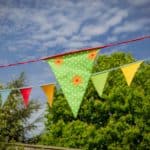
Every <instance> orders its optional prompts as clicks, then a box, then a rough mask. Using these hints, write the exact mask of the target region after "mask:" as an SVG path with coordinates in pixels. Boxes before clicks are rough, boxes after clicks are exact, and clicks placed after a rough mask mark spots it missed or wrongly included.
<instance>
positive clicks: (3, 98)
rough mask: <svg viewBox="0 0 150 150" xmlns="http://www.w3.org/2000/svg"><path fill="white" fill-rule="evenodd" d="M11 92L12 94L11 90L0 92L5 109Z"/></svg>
mask: <svg viewBox="0 0 150 150" xmlns="http://www.w3.org/2000/svg"><path fill="white" fill-rule="evenodd" d="M10 92H11V90H9V89H7V90H5V91H0V95H1V107H3V105H4V104H5V102H6V101H7V98H8V96H9V94H10Z"/></svg>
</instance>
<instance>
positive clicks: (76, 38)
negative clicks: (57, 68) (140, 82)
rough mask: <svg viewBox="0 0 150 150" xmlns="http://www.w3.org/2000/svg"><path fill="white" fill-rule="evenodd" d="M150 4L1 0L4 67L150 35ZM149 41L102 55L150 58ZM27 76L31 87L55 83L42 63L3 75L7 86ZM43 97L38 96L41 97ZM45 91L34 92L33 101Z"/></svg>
mask: <svg viewBox="0 0 150 150" xmlns="http://www.w3.org/2000/svg"><path fill="white" fill-rule="evenodd" d="M149 6H150V1H149V0H126V1H119V0H105V1H104V0H103V1H102V0H82V1H80V0H76V1H73V0H68V1H67V0H0V65H2V64H7V63H14V62H19V61H25V60H30V59H34V58H39V57H42V56H48V55H53V54H58V53H62V52H66V51H70V50H72V49H79V48H84V47H85V48H86V47H95V46H100V45H105V44H107V43H111V42H115V41H122V40H126V39H131V38H135V37H140V36H143V35H149V34H150V19H149V17H150V7H149ZM149 45H150V44H149V40H145V41H142V42H137V43H133V44H129V45H123V46H118V47H112V48H107V49H103V50H102V53H105V54H110V53H113V52H115V51H124V52H130V53H132V54H133V55H134V56H135V57H136V58H137V59H143V58H147V57H150V49H149V48H150V47H149ZM22 71H24V72H25V73H26V76H27V79H26V83H27V86H30V85H32V86H36V85H40V84H43V83H47V82H52V81H54V80H55V77H54V76H53V74H52V72H51V70H50V68H49V66H48V64H46V63H45V62H38V63H32V64H26V65H21V66H16V67H9V68H2V69H0V83H1V84H4V85H5V84H6V83H7V82H8V81H10V80H12V79H14V78H16V77H17V76H19V74H20V73H21V72H22ZM37 91H38V92H37ZM42 94H43V93H42V91H40V90H39V89H35V90H34V91H33V94H32V95H31V97H34V98H38V97H39V95H42Z"/></svg>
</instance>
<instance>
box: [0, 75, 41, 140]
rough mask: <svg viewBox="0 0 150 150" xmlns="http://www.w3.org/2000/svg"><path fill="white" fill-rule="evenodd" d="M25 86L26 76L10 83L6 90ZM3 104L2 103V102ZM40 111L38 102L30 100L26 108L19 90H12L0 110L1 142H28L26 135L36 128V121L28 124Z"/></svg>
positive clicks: (21, 76)
mask: <svg viewBox="0 0 150 150" xmlns="http://www.w3.org/2000/svg"><path fill="white" fill-rule="evenodd" d="M23 86H25V74H24V73H21V75H20V76H19V78H17V79H15V80H13V81H11V82H10V83H8V85H7V87H6V88H9V89H13V88H19V87H23ZM0 102H1V101H0ZM39 109H40V104H39V103H38V102H36V103H35V101H33V100H30V102H29V105H28V108H27V109H26V108H25V107H24V104H23V101H22V97H21V95H20V93H19V91H17V90H12V92H11V93H10V96H9V97H8V100H7V102H6V103H5V105H4V106H3V107H1V108H0V141H1V142H2V141H4V142H12V141H15V142H27V140H28V139H27V138H26V136H25V134H26V133H27V132H28V131H30V130H32V129H35V128H36V125H35V123H36V122H38V121H40V120H39V119H38V120H35V121H34V122H32V123H29V122H28V119H29V118H30V117H31V115H32V114H33V113H34V112H36V111H38V110H39Z"/></svg>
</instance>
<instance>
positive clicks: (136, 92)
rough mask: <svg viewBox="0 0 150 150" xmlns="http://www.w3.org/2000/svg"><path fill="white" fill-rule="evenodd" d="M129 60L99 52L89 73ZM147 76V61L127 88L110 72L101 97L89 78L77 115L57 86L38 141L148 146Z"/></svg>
mask: <svg viewBox="0 0 150 150" xmlns="http://www.w3.org/2000/svg"><path fill="white" fill-rule="evenodd" d="M133 61H135V59H134V58H133V57H132V56H131V55H130V54H126V53H122V52H117V53H114V54H112V55H102V56H99V58H98V59H97V62H96V64H95V66H94V69H93V73H94V72H100V71H103V70H107V69H111V68H113V67H118V66H120V65H123V64H127V63H131V62H133ZM149 76H150V64H149V62H145V63H143V64H142V65H141V67H140V69H139V70H138V72H137V73H136V75H135V77H134V80H133V82H132V84H131V86H130V87H128V86H127V84H126V81H125V78H124V76H123V74H122V72H121V70H120V69H118V70H114V71H111V72H110V73H109V77H108V79H107V82H106V85H105V89H104V93H103V97H102V98H101V97H99V96H98V94H97V92H96V91H95V88H94V86H93V85H92V82H91V81H90V82H89V85H88V88H87V91H86V94H85V96H84V98H83V102H82V104H81V108H80V111H79V114H78V117H77V118H74V117H73V114H72V112H71V110H70V108H69V106H68V103H67V101H66V99H65V97H64V95H63V93H62V91H61V89H58V90H57V92H56V93H55V98H54V103H53V107H52V109H51V108H50V107H49V106H48V107H47V115H46V116H45V117H46V119H47V121H46V122H45V125H46V131H45V133H44V134H43V135H42V137H41V142H40V143H42V144H46V145H56V146H64V147H74V148H82V149H92V150H99V149H110V150H117V149H118V150H121V149H132V150H134V149H149V148H150V128H149V127H150V117H149V114H150V109H149V108H150V102H149V100H150V78H149Z"/></svg>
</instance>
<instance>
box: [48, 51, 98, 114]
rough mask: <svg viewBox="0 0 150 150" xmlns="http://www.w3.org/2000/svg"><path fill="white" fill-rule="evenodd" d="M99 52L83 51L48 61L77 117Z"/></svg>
mask: <svg viewBox="0 0 150 150" xmlns="http://www.w3.org/2000/svg"><path fill="white" fill-rule="evenodd" d="M97 53H98V50H97V49H96V50H93V51H83V52H78V53H74V54H68V55H64V56H61V57H56V58H54V59H49V60H47V62H48V64H49V65H50V66H51V67H52V70H53V72H54V73H55V76H56V78H57V80H58V82H59V84H60V86H61V88H62V90H63V93H64V95H65V97H66V99H67V101H68V104H69V106H70V108H71V110H72V112H73V114H74V116H75V117H77V114H78V110H79V108H80V104H81V102H82V98H83V96H84V93H85V90H86V87H87V85H88V81H89V78H90V76H91V71H92V67H93V62H94V60H95V58H96V56H97Z"/></svg>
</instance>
